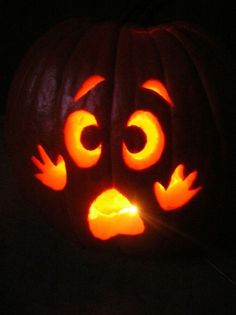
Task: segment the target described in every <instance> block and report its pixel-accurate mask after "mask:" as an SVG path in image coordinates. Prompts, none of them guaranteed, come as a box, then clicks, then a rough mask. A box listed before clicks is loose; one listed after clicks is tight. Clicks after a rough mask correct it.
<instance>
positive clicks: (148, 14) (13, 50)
mask: <svg viewBox="0 0 236 315" xmlns="http://www.w3.org/2000/svg"><path fill="white" fill-rule="evenodd" d="M235 14H236V5H235V1H227V0H226V1H223V0H222V1H211V0H205V1H204V0H192V1H187V0H149V1H148V0H146V1H145V0H142V1H140V0H127V1H122V0H121V1H112V0H106V1H105V0H101V1H86V0H83V1H82V0H78V1H59V0H58V1H56V0H55V1H47V2H46V1H45V2H44V1H30V0H24V1H15V2H11V1H3V0H2V1H1V4H0V30H1V37H0V38H1V44H0V103H1V114H3V113H4V112H5V108H6V107H5V104H6V99H7V91H8V88H9V84H10V82H11V80H12V77H13V74H14V71H15V70H16V67H17V65H18V64H19V62H20V60H21V59H22V57H23V56H24V54H25V53H26V52H27V50H28V49H29V48H30V46H31V45H32V44H33V42H34V41H35V40H36V39H37V38H38V37H39V36H41V35H42V34H43V33H45V32H46V31H47V30H48V28H50V27H51V26H53V25H54V24H56V23H57V22H60V21H62V20H64V19H67V18H70V17H75V16H78V17H80V16H92V17H94V18H99V19H108V20H110V19H118V20H124V21H131V22H135V23H136V22H137V23H142V24H144V25H145V24H146V25H155V24H156V23H157V22H158V23H161V22H168V21H173V20H188V21H192V22H194V23H197V24H199V25H200V26H202V27H203V28H204V29H205V30H206V31H207V32H209V33H210V34H211V35H212V36H213V37H215V38H216V39H217V40H218V41H219V42H220V44H222V45H223V46H224V47H225V48H226V49H227V50H228V51H229V52H230V54H232V55H233V58H235V37H236V36H235V35H236V34H235V33H236V30H235V29H236V26H235Z"/></svg>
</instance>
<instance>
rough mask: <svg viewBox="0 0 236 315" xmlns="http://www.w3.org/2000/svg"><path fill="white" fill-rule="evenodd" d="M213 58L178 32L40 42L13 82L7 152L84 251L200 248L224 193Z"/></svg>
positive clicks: (79, 30)
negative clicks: (89, 247)
mask: <svg viewBox="0 0 236 315" xmlns="http://www.w3.org/2000/svg"><path fill="white" fill-rule="evenodd" d="M218 58H219V57H218V55H217V51H216V50H215V46H214V45H213V44H212V43H211V41H209V39H208V38H207V37H206V36H205V35H203V34H202V33H201V32H200V31H199V30H197V29H195V28H193V27H191V26H189V25H187V24H184V23H173V24H170V25H164V26H159V27H157V28H151V29H140V28H135V27H131V26H124V25H123V26H120V25H117V24H111V23H101V24H89V23H80V22H79V21H77V20H71V21H68V22H65V23H63V24H60V25H59V26H56V27H55V28H54V29H52V30H51V31H49V32H48V33H47V34H46V35H45V36H43V37H42V38H41V39H40V40H39V41H38V42H37V43H36V44H35V45H34V46H33V48H32V49H31V50H30V52H29V53H28V55H27V56H26V58H25V59H24V61H23V62H22V65H21V67H20V69H19V70H18V72H17V74H16V77H15V79H14V82H13V84H12V88H11V91H10V98H9V107H8V144H9V145H8V147H9V152H10V155H11V157H12V160H13V164H14V166H15V168H16V169H17V173H18V175H19V178H20V179H21V181H22V185H24V186H25V187H26V190H28V193H29V195H31V196H32V198H33V199H34V200H37V202H38V203H39V204H40V208H41V210H42V211H43V212H44V213H45V214H46V216H47V217H49V218H50V220H51V221H52V222H53V223H54V224H55V225H57V226H60V228H62V229H64V231H66V232H69V233H70V234H72V235H73V237H74V238H76V239H78V240H79V241H81V242H84V243H86V244H89V243H90V244H95V245H99V244H100V245H101V246H107V245H109V246H115V244H118V245H119V246H122V247H126V246H127V247H128V248H132V247H134V248H136V249H138V248H140V247H142V249H147V248H148V249H149V248H155V250H156V251H160V252H161V251H162V250H163V248H169V247H171V245H170V244H178V242H179V246H180V243H181V242H182V241H181V242H180V241H179V240H180V239H181V240H182V239H184V240H185V241H186V240H187V242H189V243H198V242H199V243H201V242H202V243H205V244H206V243H207V239H208V236H209V235H211V234H212V231H214V229H215V227H216V225H217V220H218V219H216V218H218V217H219V215H218V214H219V212H220V211H221V210H220V207H219V204H220V200H222V194H223V192H222V185H221V184H219V183H220V181H221V179H222V176H223V168H222V164H223V161H222V152H223V144H222V143H223V139H222V136H221V129H220V128H221V125H220V119H219V118H218V117H216V114H217V110H218V109H217V108H218V106H220V99H218V95H217V93H218V90H217V87H218V86H219V84H218V81H219V80H220V73H221V69H220V67H219V66H218V65H217V64H218V63H219V59H218Z"/></svg>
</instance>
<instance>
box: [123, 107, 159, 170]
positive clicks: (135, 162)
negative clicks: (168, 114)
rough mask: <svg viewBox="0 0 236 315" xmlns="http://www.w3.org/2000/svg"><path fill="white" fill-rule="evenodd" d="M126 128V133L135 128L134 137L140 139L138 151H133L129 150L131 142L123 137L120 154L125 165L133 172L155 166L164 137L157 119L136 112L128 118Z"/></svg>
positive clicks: (141, 112) (145, 112) (150, 115)
mask: <svg viewBox="0 0 236 315" xmlns="http://www.w3.org/2000/svg"><path fill="white" fill-rule="evenodd" d="M126 127H127V131H128V130H129V129H130V128H131V127H132V128H134V127H135V129H136V137H138V136H139V137H140V139H139V150H134V149H132V148H131V140H130V139H129V140H128V141H127V137H126V136H125V139H124V142H123V145H122V154H123V159H124V161H125V163H126V165H127V166H128V167H130V168H131V169H134V170H143V169H145V168H148V167H150V166H151V165H153V164H155V163H156V162H157V161H158V160H159V159H160V157H161V154H162V152H163V149H164V145H165V136H164V133H163V130H162V127H161V125H160V123H159V121H158V119H157V118H156V117H155V116H154V115H153V114H152V113H151V112H148V111H144V110H138V111H136V112H134V113H133V114H132V115H131V116H130V118H129V120H128V122H127V126H126ZM137 131H138V132H137ZM133 132H134V131H133ZM138 134H139V135H138ZM133 137H134V135H133ZM130 138H132V135H131V136H130ZM141 143H143V144H142V145H140V144H141ZM137 151H138V152H137Z"/></svg>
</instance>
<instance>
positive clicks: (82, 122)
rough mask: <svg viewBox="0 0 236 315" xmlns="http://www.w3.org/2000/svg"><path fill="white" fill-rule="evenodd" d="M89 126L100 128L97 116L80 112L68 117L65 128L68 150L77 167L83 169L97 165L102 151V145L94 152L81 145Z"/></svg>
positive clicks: (83, 111)
mask: <svg viewBox="0 0 236 315" xmlns="http://www.w3.org/2000/svg"><path fill="white" fill-rule="evenodd" d="M88 126H98V124H97V120H96V118H95V116H94V115H92V114H91V113H89V112H88V111H85V110H78V111H74V112H72V113H71V114H70V115H69V116H68V117H67V119H66V123H65V127H64V137H65V144H66V148H67V150H68V152H69V154H70V156H71V158H72V159H73V161H74V162H75V163H76V165H77V166H79V167H82V168H87V167H91V166H93V165H95V164H96V163H97V161H98V160H99V157H100V155H101V150H102V145H101V144H99V145H98V147H97V148H95V149H94V150H88V149H86V148H85V147H84V146H83V144H82V143H81V134H82V131H83V129H84V128H85V127H88Z"/></svg>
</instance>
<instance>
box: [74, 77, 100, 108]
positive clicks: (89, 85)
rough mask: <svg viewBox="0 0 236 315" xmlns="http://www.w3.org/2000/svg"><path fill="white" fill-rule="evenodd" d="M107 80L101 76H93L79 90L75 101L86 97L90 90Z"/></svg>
mask: <svg viewBox="0 0 236 315" xmlns="http://www.w3.org/2000/svg"><path fill="white" fill-rule="evenodd" d="M104 80H105V78H103V77H102V76H100V75H92V76H91V77H89V78H88V79H87V80H85V81H84V83H83V84H82V86H81V87H80V88H79V90H78V91H77V93H76V94H75V96H74V97H73V101H74V102H76V101H78V100H79V99H80V98H81V97H82V96H84V95H85V94H86V93H88V92H89V91H90V90H92V89H93V88H94V87H95V86H96V85H97V84H99V83H101V82H102V81H104Z"/></svg>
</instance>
